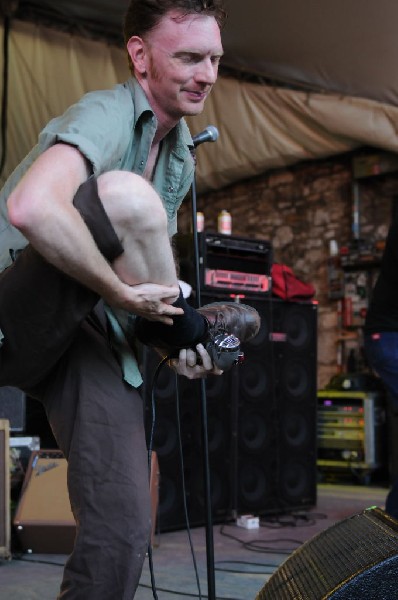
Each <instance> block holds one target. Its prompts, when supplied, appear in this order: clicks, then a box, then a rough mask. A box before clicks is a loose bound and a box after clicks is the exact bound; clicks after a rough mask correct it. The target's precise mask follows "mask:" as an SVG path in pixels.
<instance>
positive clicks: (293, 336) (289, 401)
mask: <svg viewBox="0 0 398 600" xmlns="http://www.w3.org/2000/svg"><path fill="white" fill-rule="evenodd" d="M243 301H244V302H246V303H247V304H249V305H251V306H253V307H254V308H256V309H257V311H258V312H259V314H260V316H261V329H260V332H259V334H258V335H257V337H255V338H254V339H253V340H251V341H250V342H248V343H246V344H243V350H244V353H245V360H244V362H243V364H242V365H241V366H240V367H239V369H238V373H239V394H238V396H239V398H238V423H239V429H238V474H237V478H238V481H237V489H238V498H237V508H238V512H239V513H241V514H242V513H243V514H244V513H256V514H266V513H272V512H286V511H291V510H295V509H304V508H310V507H312V506H314V505H315V504H316V407H317V381H316V372H317V369H316V360H317V305H316V304H313V303H305V302H284V301H280V300H276V299H269V300H268V301H267V300H262V301H260V300H256V299H253V300H251V299H250V298H249V299H244V300H243Z"/></svg>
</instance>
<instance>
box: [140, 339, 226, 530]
mask: <svg viewBox="0 0 398 600" xmlns="http://www.w3.org/2000/svg"><path fill="white" fill-rule="evenodd" d="M159 362H160V358H159V356H158V355H157V354H156V353H155V352H153V351H152V350H148V349H146V350H145V354H144V367H145V377H144V381H145V384H144V394H145V401H146V417H147V418H146V420H147V434H148V438H149V437H150V431H151V424H152V409H151V396H152V382H153V377H154V374H155V371H156V367H157V365H158V364H159ZM154 397H155V407H156V416H155V428H154V434H153V450H154V451H155V452H156V454H157V457H158V462H159V507H158V522H157V530H159V531H167V530H172V529H181V528H185V527H186V519H185V508H184V503H186V508H187V511H188V514H189V522H190V525H191V526H199V525H203V524H204V518H205V501H204V489H203V481H204V477H203V455H202V435H203V427H202V423H203V421H202V405H201V385H200V381H198V380H194V381H191V380H188V379H187V378H185V377H176V375H175V373H174V372H173V371H172V370H171V369H169V368H168V367H166V366H164V367H163V369H162V370H161V371H160V373H159V376H158V379H157V385H156V387H155V389H154ZM230 398H231V381H230V378H229V377H224V376H222V377H217V376H209V377H208V378H207V380H206V412H207V419H206V427H207V432H208V448H209V463H210V478H211V490H212V497H211V504H212V513H213V518H214V520H215V521H218V522H220V521H222V520H224V519H225V517H226V515H227V514H228V511H229V505H230V497H231V492H230V485H231V480H230V470H229V465H230V456H231V448H230V445H231V429H230V423H229V419H230ZM180 449H181V450H180ZM181 453H182V454H181ZM181 455H182V457H183V461H182V463H181V459H180V457H181ZM183 486H185V496H184V493H183Z"/></svg>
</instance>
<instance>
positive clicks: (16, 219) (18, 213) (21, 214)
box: [7, 190, 32, 232]
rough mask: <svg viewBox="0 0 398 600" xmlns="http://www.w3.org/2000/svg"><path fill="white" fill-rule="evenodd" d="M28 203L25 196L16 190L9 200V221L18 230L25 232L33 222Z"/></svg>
mask: <svg viewBox="0 0 398 600" xmlns="http://www.w3.org/2000/svg"><path fill="white" fill-rule="evenodd" d="M27 207H28V203H27V201H26V199H25V198H24V196H23V194H21V193H19V192H18V191H17V190H14V191H13V192H12V193H11V194H10V196H9V197H8V200H7V211H8V220H9V222H10V223H11V225H13V226H14V227H16V228H17V229H19V230H20V231H22V232H24V231H25V230H26V229H27V227H28V226H29V223H31V222H32V215H31V214H30V212H31V211H30V210H28V208H27Z"/></svg>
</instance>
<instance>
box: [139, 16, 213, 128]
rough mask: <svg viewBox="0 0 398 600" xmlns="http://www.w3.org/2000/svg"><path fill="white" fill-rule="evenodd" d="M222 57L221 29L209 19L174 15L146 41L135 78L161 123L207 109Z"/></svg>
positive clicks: (206, 17)
mask: <svg viewBox="0 0 398 600" xmlns="http://www.w3.org/2000/svg"><path fill="white" fill-rule="evenodd" d="M222 53H223V49H222V44H221V36H220V29H219V27H218V25H217V22H216V20H215V19H214V18H213V17H209V16H204V15H186V16H184V17H181V15H179V13H178V12H175V11H172V12H170V13H168V14H167V15H166V16H164V17H163V18H162V20H161V21H160V23H159V24H158V26H157V27H156V28H155V29H154V30H153V31H151V32H150V33H149V34H147V35H146V36H145V39H144V40H143V51H142V60H141V67H140V68H141V71H142V72H141V73H139V72H137V68H136V74H137V78H138V80H139V81H140V83H141V85H142V87H143V88H144V91H145V93H146V95H147V97H148V100H149V103H150V104H151V106H152V108H153V110H154V112H155V114H156V115H157V117H158V119H159V121H160V122H161V123H163V124H165V125H170V124H173V123H176V122H177V121H178V120H179V119H180V118H181V117H182V116H184V115H196V114H198V113H200V112H201V111H202V110H203V105H204V102H205V100H206V97H207V96H208V94H209V92H210V90H211V88H212V86H213V84H214V82H215V81H216V79H217V72H218V64H219V61H220V58H221V55H222ZM142 65H144V67H142Z"/></svg>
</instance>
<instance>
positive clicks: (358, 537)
mask: <svg viewBox="0 0 398 600" xmlns="http://www.w3.org/2000/svg"><path fill="white" fill-rule="evenodd" d="M397 581H398V522H397V521H395V520H394V519H392V518H391V517H389V516H388V515H387V514H386V513H385V512H383V511H382V510H380V509H379V508H371V509H368V510H365V511H364V512H362V513H360V514H358V515H354V516H353V517H350V518H348V519H344V520H343V521H340V522H339V523H336V524H335V525H332V527H329V529H327V530H326V531H324V532H323V533H320V534H318V535H317V536H315V537H314V538H313V539H312V540H309V541H308V542H306V543H305V544H303V545H302V546H301V547H300V548H299V549H298V550H296V551H295V552H294V553H293V554H292V555H291V556H290V557H289V558H288V559H287V560H286V561H285V562H284V563H283V564H282V565H281V566H280V567H279V569H278V570H277V571H276V572H275V573H274V574H273V575H272V576H271V578H270V579H269V581H268V582H267V583H266V584H265V585H264V587H263V588H262V589H261V590H260V592H259V593H258V594H257V596H256V600H269V599H270V598H272V600H298V599H300V600H326V599H330V600H363V599H364V598H372V599H374V600H391V599H392V598H396V597H397V589H396V588H397Z"/></svg>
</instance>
